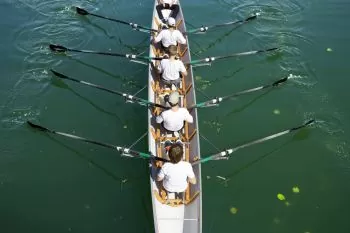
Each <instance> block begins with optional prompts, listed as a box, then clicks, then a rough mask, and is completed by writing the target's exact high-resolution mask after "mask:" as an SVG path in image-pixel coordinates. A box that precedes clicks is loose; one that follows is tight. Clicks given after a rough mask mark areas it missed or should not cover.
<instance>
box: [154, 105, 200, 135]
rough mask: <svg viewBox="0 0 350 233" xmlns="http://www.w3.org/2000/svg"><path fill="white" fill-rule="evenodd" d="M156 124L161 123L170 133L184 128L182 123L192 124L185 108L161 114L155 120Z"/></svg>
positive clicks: (191, 118) (191, 119)
mask: <svg viewBox="0 0 350 233" xmlns="http://www.w3.org/2000/svg"><path fill="white" fill-rule="evenodd" d="M156 121H157V123H159V124H160V123H162V122H163V126H164V128H166V129H167V130H170V131H179V130H180V129H182V127H183V126H184V121H187V122H188V123H193V117H192V116H191V114H190V113H189V112H188V110H187V109H186V108H179V109H178V110H177V111H173V110H172V109H169V110H166V111H164V112H162V113H161V114H160V115H159V116H157V119H156Z"/></svg>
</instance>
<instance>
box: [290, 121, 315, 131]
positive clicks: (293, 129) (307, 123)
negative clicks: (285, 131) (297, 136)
mask: <svg viewBox="0 0 350 233" xmlns="http://www.w3.org/2000/svg"><path fill="white" fill-rule="evenodd" d="M314 122H315V119H311V120H309V121H307V122H306V123H305V124H303V125H301V126H298V127H295V128H292V129H291V130H290V131H295V130H298V129H301V128H304V127H305V126H308V125H311V124H312V123H314Z"/></svg>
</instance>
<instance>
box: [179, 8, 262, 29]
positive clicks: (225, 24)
mask: <svg viewBox="0 0 350 233" xmlns="http://www.w3.org/2000/svg"><path fill="white" fill-rule="evenodd" d="M258 15H260V14H259V13H256V14H254V15H252V16H249V17H247V18H246V19H243V20H236V21H231V22H227V23H222V24H216V25H211V26H202V27H200V28H194V29H191V30H188V31H187V32H184V33H183V34H190V33H204V32H206V31H208V29H213V28H219V27H226V26H232V25H235V24H238V23H247V22H249V21H251V20H253V19H256V18H257V16H258Z"/></svg>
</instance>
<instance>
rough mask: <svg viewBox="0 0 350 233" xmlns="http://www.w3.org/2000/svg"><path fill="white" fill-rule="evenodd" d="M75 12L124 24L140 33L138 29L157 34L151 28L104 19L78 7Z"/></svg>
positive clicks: (118, 20) (108, 18) (104, 17)
mask: <svg viewBox="0 0 350 233" xmlns="http://www.w3.org/2000/svg"><path fill="white" fill-rule="evenodd" d="M75 9H76V12H77V13H78V14H80V15H92V16H95V17H98V18H101V19H107V20H110V21H113V22H117V23H121V24H125V25H129V26H131V27H132V28H133V29H135V30H139V31H141V30H140V29H142V30H145V31H147V32H157V30H156V29H152V28H149V27H145V26H142V25H138V24H137V23H132V22H127V21H124V20H120V19H114V18H110V17H106V16H102V15H97V14H94V13H90V12H88V11H87V10H84V9H82V8H80V7H76V8H75Z"/></svg>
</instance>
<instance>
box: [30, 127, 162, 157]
mask: <svg viewBox="0 0 350 233" xmlns="http://www.w3.org/2000/svg"><path fill="white" fill-rule="evenodd" d="M27 123H28V124H29V125H30V126H31V127H33V128H35V129H38V130H41V131H44V132H47V133H52V134H57V135H61V136H64V137H68V138H72V139H76V140H80V141H84V142H88V143H91V144H95V145H99V146H103V147H107V148H111V149H114V150H117V151H119V152H120V153H122V154H123V155H125V156H129V157H135V158H143V159H155V160H159V161H163V162H169V160H167V159H164V158H160V157H155V156H153V155H150V154H146V153H143V152H138V151H134V150H130V149H128V148H125V147H120V146H115V145H112V144H108V143H104V142H98V141H94V140H91V139H87V138H83V137H79V136H76V135H73V134H68V133H63V132H58V131H54V130H51V129H48V128H45V127H43V126H40V125H37V124H34V123H32V122H30V121H27Z"/></svg>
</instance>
